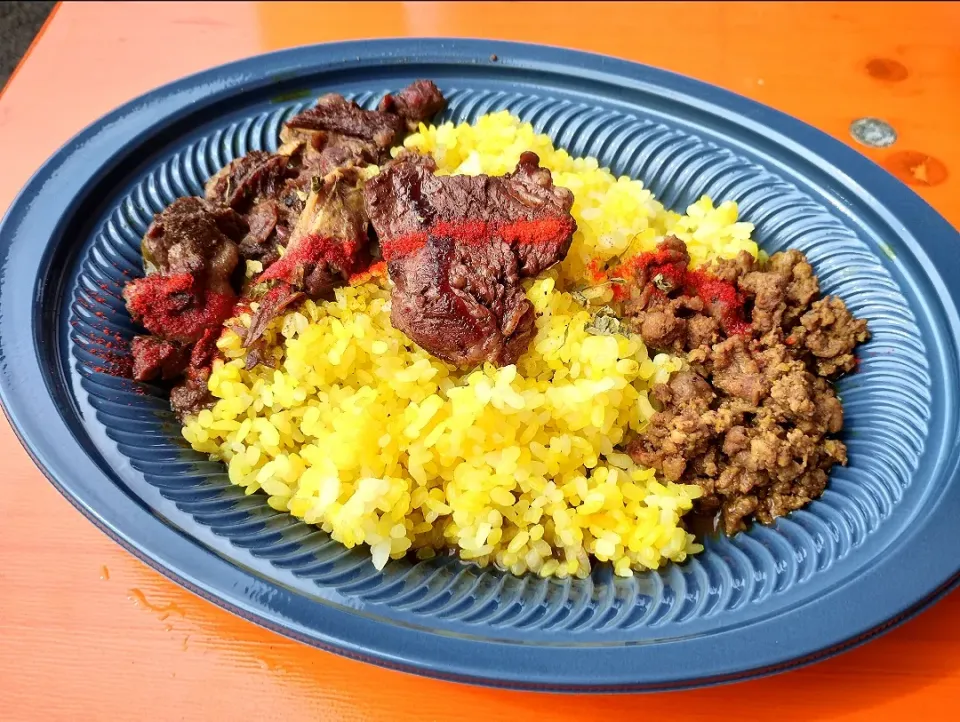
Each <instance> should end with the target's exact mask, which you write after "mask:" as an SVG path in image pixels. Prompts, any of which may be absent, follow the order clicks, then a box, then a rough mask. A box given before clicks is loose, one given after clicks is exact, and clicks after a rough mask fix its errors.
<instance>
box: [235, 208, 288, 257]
mask: <svg viewBox="0 0 960 722" xmlns="http://www.w3.org/2000/svg"><path fill="white" fill-rule="evenodd" d="M280 219H281V206H280V204H279V203H277V201H274V200H265V201H261V202H260V203H258V204H257V205H255V206H254V207H253V209H252V210H251V211H250V213H249V214H248V215H247V223H248V224H249V226H250V230H249V231H248V232H247V234H246V235H245V236H244V237H243V240H241V241H240V255H242V256H243V257H244V258H249V259H251V260H255V261H260V262H262V263H263V264H264V265H265V266H269V265H270V264H271V263H273V262H274V261H276V260H277V258H279V257H280V254H279V251H278V249H277V246H278V245H282V244H283V242H284V240H285V239H286V233H288V232H289V222H288V223H286V224H281V220H280ZM285 226H286V227H285ZM278 231H279V232H278Z"/></svg>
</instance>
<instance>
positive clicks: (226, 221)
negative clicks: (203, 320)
mask: <svg viewBox="0 0 960 722" xmlns="http://www.w3.org/2000/svg"><path fill="white" fill-rule="evenodd" d="M246 232H247V224H246V222H245V221H244V220H243V218H242V217H241V216H240V215H239V214H237V213H236V212H234V211H233V210H231V209H229V208H224V207H222V206H216V205H214V204H212V203H208V202H207V201H204V200H202V199H200V198H178V199H177V200H175V201H174V202H173V203H171V204H170V205H169V206H167V208H165V209H164V210H163V211H162V212H160V213H158V214H157V215H156V216H155V217H154V220H153V223H152V224H150V227H149V228H148V229H147V232H146V234H145V235H144V237H143V243H142V244H141V245H142V250H143V261H144V266H145V267H146V271H147V274H148V275H149V274H152V273H163V274H177V273H190V274H194V275H195V276H197V277H198V278H199V279H201V280H202V282H203V283H204V284H205V286H206V287H207V288H209V289H210V290H212V291H215V292H217V293H227V292H231V287H230V276H231V274H232V273H233V269H234V268H236V266H237V262H238V261H239V259H240V256H239V253H238V252H237V242H238V241H239V240H240V239H241V238H243V236H244V234H245V233H246Z"/></svg>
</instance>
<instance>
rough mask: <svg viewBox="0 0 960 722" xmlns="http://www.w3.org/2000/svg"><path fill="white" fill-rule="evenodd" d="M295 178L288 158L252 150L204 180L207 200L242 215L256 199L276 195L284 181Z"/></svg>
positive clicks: (294, 171) (294, 172)
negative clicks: (207, 179) (205, 181)
mask: <svg viewBox="0 0 960 722" xmlns="http://www.w3.org/2000/svg"><path fill="white" fill-rule="evenodd" d="M296 175H297V173H296V170H295V169H294V168H292V167H291V163H290V156H286V155H279V154H276V153H267V152H266V151H262V150H252V151H250V152H249V153H247V154H246V155H243V156H240V157H239V158H236V159H234V160H232V161H230V162H229V163H228V164H227V165H225V166H224V167H223V168H222V169H220V170H219V171H218V172H217V173H216V174H214V176H213V177H212V178H210V180H209V181H207V185H206V188H205V194H206V199H207V200H208V201H211V202H212V203H219V204H221V205H225V206H229V207H230V208H233V209H234V210H235V211H239V212H241V213H244V212H246V211H247V210H248V209H249V208H250V205H251V204H252V203H253V201H254V200H255V199H258V198H271V197H275V196H277V195H279V193H280V192H281V190H282V189H283V186H284V184H285V182H286V181H287V180H288V179H290V178H294V177H296Z"/></svg>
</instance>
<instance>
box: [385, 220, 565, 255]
mask: <svg viewBox="0 0 960 722" xmlns="http://www.w3.org/2000/svg"><path fill="white" fill-rule="evenodd" d="M572 233H573V221H572V220H570V219H568V218H538V219H534V220H520V221H514V222H513V223H488V222H486V221H463V222H460V223H446V222H440V223H436V224H434V225H433V226H431V227H430V228H429V229H427V230H423V231H415V232H413V233H408V234H406V235H403V236H397V237H396V238H392V239H390V240H384V239H381V241H380V250H381V252H382V253H383V257H384V259H386V260H387V261H393V260H395V259H397V258H403V257H404V256H408V255H410V254H411V253H416V252H417V251H419V250H420V249H421V248H423V247H424V246H425V245H426V243H427V238H428V237H429V236H431V235H432V236H442V237H445V238H451V239H453V240H454V241H456V242H458V243H465V244H481V243H487V242H489V241H490V239H491V238H501V239H503V240H504V241H506V242H507V243H510V244H518V245H522V244H545V243H546V244H549V243H559V242H561V241H562V240H563V239H564V238H566V237H568V236H570V235H571V234H572Z"/></svg>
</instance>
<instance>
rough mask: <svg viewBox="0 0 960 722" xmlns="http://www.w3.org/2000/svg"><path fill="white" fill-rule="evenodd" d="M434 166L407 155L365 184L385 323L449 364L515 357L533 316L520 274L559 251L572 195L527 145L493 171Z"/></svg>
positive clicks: (568, 231) (569, 227)
mask: <svg viewBox="0 0 960 722" xmlns="http://www.w3.org/2000/svg"><path fill="white" fill-rule="evenodd" d="M434 169H435V167H434V165H433V162H432V160H431V159H429V158H422V157H418V156H405V157H403V158H401V159H400V160H399V161H398V162H397V163H394V164H392V165H390V166H388V167H387V168H385V169H384V170H383V171H382V172H381V173H380V175H378V176H376V177H375V178H373V179H371V180H370V181H369V182H368V183H367V185H366V188H365V189H364V198H365V202H366V210H367V214H368V215H369V217H370V220H371V223H372V224H373V226H374V229H375V230H376V232H377V235H378V237H379V239H380V247H381V250H382V252H383V256H384V258H385V259H386V260H387V262H388V266H387V267H388V271H389V273H390V277H391V279H392V280H393V283H394V290H393V299H392V309H391V321H392V322H393V325H394V326H395V327H396V328H398V329H400V330H401V331H403V332H404V333H406V334H407V335H408V336H410V338H412V339H413V340H414V341H416V342H417V343H418V344H419V345H420V346H422V347H423V348H425V349H426V350H427V351H429V352H430V353H432V354H434V355H435V356H438V357H439V358H442V359H444V360H446V361H449V362H450V363H454V364H459V365H465V366H470V365H474V364H477V363H480V362H481V361H484V360H486V361H490V362H492V363H494V364H497V365H506V364H510V363H514V362H516V360H517V359H518V358H519V356H520V354H521V353H522V352H523V351H524V350H525V349H526V346H527V343H528V342H529V340H530V337H531V336H532V334H533V321H534V318H533V308H532V306H531V304H530V303H529V302H528V301H527V299H526V297H525V296H524V294H523V289H522V288H521V286H520V281H521V280H522V279H523V278H529V277H533V276H536V275H537V274H539V273H540V272H541V271H543V270H544V269H546V268H549V267H550V266H552V265H553V264H554V263H557V262H558V261H560V260H562V259H563V258H564V256H565V255H566V253H567V250H568V249H569V247H570V241H571V239H572V237H573V232H574V230H575V229H576V224H575V222H574V220H573V217H572V216H571V215H570V207H571V206H572V204H573V194H572V193H570V191H568V190H566V189H564V188H558V187H556V186H554V185H553V180H552V178H551V176H550V172H549V171H548V170H546V169H544V168H541V167H540V164H539V159H538V158H537V156H536V155H535V154H533V153H524V154H523V155H522V156H521V157H520V162H519V163H518V165H517V168H516V170H515V171H514V172H513V173H511V174H507V175H505V176H503V177H499V178H494V177H489V176H482V175H481V176H473V177H471V176H437V175H434V173H433V171H434Z"/></svg>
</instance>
